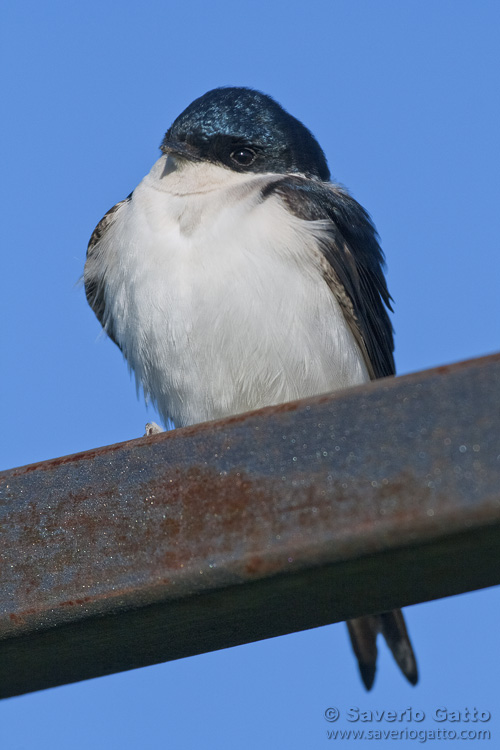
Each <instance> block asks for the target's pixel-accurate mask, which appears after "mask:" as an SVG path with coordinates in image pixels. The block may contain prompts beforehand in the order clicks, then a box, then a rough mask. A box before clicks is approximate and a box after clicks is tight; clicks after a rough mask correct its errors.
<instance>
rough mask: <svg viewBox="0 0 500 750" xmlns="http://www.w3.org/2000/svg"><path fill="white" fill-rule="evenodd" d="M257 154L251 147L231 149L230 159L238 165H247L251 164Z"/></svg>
mask: <svg viewBox="0 0 500 750" xmlns="http://www.w3.org/2000/svg"><path fill="white" fill-rule="evenodd" d="M256 157H257V154H256V153H255V151H253V150H252V149H251V148H241V147H240V148H237V149H235V150H234V151H231V159H232V160H233V161H234V162H236V164H239V166H240V167H249V166H250V164H253V163H254V161H255V159H256Z"/></svg>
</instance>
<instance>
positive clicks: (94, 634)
mask: <svg viewBox="0 0 500 750" xmlns="http://www.w3.org/2000/svg"><path fill="white" fill-rule="evenodd" d="M499 384H500V355H494V356H491V357H487V358H483V359H479V360H473V361H470V362H464V363H461V364H457V365H452V366H449V367H441V368H437V369H435V370H429V371H427V372H422V373H417V374H415V375H408V376H405V377H401V378H388V379H385V380H380V381H376V382H373V383H370V384H368V385H366V386H362V387H360V388H356V389H352V390H348V391H343V392H338V393H334V394H330V395H324V396H318V397H315V398H311V399H307V400H305V401H298V402H294V403H291V404H285V405H282V406H279V407H271V408H267V409H263V410H262V411H261V412H253V413H251V414H248V415H242V416H238V417H233V418H230V419H226V420H223V421H220V422H212V423H207V424H203V425H198V426H196V427H191V428H187V429H183V430H176V431H174V432H170V433H164V434H162V435H158V436H154V437H151V438H142V439H139V440H134V441H130V442H127V443H121V444H119V445H112V446H108V447H106V448H100V449H97V450H92V451H87V452H86V453H80V454H77V455H73V456H65V457H64V458H58V459H54V460H52V461H45V462H43V463H40V464H34V465H30V466H25V467H22V468H18V469H13V470H10V471H5V472H2V473H1V474H0V524H1V525H0V529H1V531H0V534H1V548H0V576H1V589H0V695H1V696H2V697H3V696H9V695H16V694H20V693H24V692H29V691H32V690H39V689H42V688H46V687H50V686H54V685H60V684H64V683H68V682H73V681H76V680H82V679H86V678H89V677H95V676H98V675H104V674H110V673H112V672H117V671H121V670H125V669H131V668H133V667H140V666H145V665H148V664H154V663H157V662H161V661H166V660H169V659H177V658H180V657H183V656H189V655H192V654H197V653H201V652H205V651H210V650H214V649H219V648H224V647H227V646H234V645H237V644H241V643H247V642H250V641H254V640H258V639H261V638H268V637H271V636H276V635H281V634H284V633H290V632H293V631H296V630H301V629H305V628H312V627H315V626H318V625H324V624H327V623H331V622H336V621H339V620H344V619H346V618H350V617H354V616H358V615H361V614H367V613H371V612H377V611H378V612H380V611H385V610H388V609H392V608H394V607H397V606H404V605H407V604H413V603H416V602H422V601H425V600H429V599H434V598H437V597H443V596H448V595H452V594H458V593H461V592H465V591H469V590H472V589H475V588H481V587H484V586H490V585H493V584H498V583H500V534H499V530H500V438H499V436H500V387H499Z"/></svg>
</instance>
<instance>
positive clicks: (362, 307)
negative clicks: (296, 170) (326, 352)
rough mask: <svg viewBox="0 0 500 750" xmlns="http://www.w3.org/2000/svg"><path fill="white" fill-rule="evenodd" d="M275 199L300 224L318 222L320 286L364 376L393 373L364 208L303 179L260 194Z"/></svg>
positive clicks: (377, 256)
mask: <svg viewBox="0 0 500 750" xmlns="http://www.w3.org/2000/svg"><path fill="white" fill-rule="evenodd" d="M272 194H274V195H277V196H279V197H280V198H281V200H282V201H283V202H284V204H285V206H286V208H287V209H288V210H289V211H290V212H291V213H293V214H294V215H295V216H297V217H298V218H300V219H303V220H305V221H314V222H321V230H320V231H319V232H318V234H317V237H318V248H319V250H320V251H321V256H322V257H321V263H322V266H323V274H324V278H325V281H326V283H327V284H328V285H329V287H330V289H331V290H332V292H333V294H335V297H336V299H337V301H338V302H339V304H340V306H341V308H342V312H343V314H344V317H345V319H346V322H347V323H348V325H349V327H350V329H351V331H352V333H353V335H354V338H355V339H356V342H357V344H358V346H359V348H360V350H361V352H362V354H363V357H364V359H365V363H366V366H367V369H368V372H369V373H370V377H371V378H372V379H374V378H381V377H384V376H386V375H393V374H394V372H395V366H394V357H393V351H394V339H393V329H392V325H391V321H390V320H389V315H388V312H387V309H389V310H391V311H392V307H391V297H390V295H389V292H388V290H387V284H386V281H385V277H384V273H383V268H384V255H383V252H382V250H381V248H380V245H379V243H378V237H377V233H376V231H375V227H374V226H373V224H372V221H371V219H370V217H369V216H368V214H367V213H366V211H365V210H364V208H362V206H360V205H359V203H357V201H355V200H354V198H352V197H351V196H350V195H349V194H348V193H347V192H346V191H345V190H344V189H343V188H341V187H339V186H337V185H333V184H330V183H324V182H318V181H316V180H311V179H307V178H304V177H295V176H286V177H284V178H283V179H281V180H277V181H273V182H272V183H270V184H268V185H267V186H266V188H264V190H263V198H266V197H268V196H270V195H272Z"/></svg>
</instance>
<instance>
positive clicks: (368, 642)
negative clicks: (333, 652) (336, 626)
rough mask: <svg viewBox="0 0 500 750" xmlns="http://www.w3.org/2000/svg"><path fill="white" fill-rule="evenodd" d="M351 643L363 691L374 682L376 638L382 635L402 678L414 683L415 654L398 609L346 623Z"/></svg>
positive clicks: (415, 670)
mask: <svg viewBox="0 0 500 750" xmlns="http://www.w3.org/2000/svg"><path fill="white" fill-rule="evenodd" d="M347 628H348V630H349V635H350V637H351V643H352V647H353V650H354V653H355V654H356V658H357V660H358V664H359V671H360V673H361V679H362V680H363V683H364V685H365V687H366V689H367V690H370V689H371V687H372V685H373V681H374V680H375V672H376V669H377V635H378V634H379V633H382V635H383V636H384V638H385V640H386V642H387V645H388V646H389V648H390V650H391V651H392V654H393V656H394V658H395V660H396V662H397V664H398V666H399V668H400V669H401V671H402V673H403V674H404V676H405V677H406V679H407V680H408V681H409V682H411V684H412V685H416V684H417V682H418V669H417V662H416V659H415V654H414V653H413V648H412V645H411V642H410V638H409V636H408V631H407V629H406V624H405V621H404V617H403V613H402V612H401V610H400V609H395V610H394V611H393V612H383V613H382V614H380V615H366V616H365V617H358V618H356V619H355V620H349V621H348V623H347Z"/></svg>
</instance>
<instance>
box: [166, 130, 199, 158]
mask: <svg viewBox="0 0 500 750" xmlns="http://www.w3.org/2000/svg"><path fill="white" fill-rule="evenodd" d="M160 149H161V151H162V152H163V153H164V154H172V155H173V156H180V157H182V158H184V159H189V160H190V161H200V156H199V154H198V152H197V150H196V148H194V146H190V145H189V143H186V142H184V141H173V140H171V139H170V138H167V136H165V138H164V139H163V142H162V144H161V146H160Z"/></svg>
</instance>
